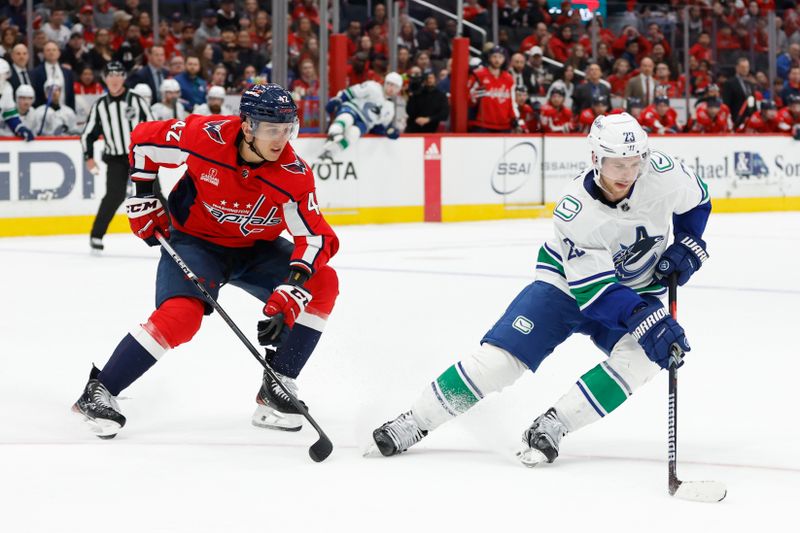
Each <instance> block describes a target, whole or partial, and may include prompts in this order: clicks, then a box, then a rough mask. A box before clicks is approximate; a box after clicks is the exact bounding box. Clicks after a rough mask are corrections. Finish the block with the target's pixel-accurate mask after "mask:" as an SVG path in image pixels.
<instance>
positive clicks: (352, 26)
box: [345, 20, 361, 57]
mask: <svg viewBox="0 0 800 533" xmlns="http://www.w3.org/2000/svg"><path fill="white" fill-rule="evenodd" d="M345 35H346V36H347V57H353V55H354V54H355V53H356V51H357V49H358V42H359V41H360V40H361V21H359V20H351V21H350V22H349V23H348V24H347V32H346V33H345Z"/></svg>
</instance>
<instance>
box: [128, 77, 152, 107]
mask: <svg viewBox="0 0 800 533" xmlns="http://www.w3.org/2000/svg"><path fill="white" fill-rule="evenodd" d="M131 92H132V93H134V94H138V95H139V96H141V97H142V98H144V101H145V102H147V105H148V106H150V107H152V106H153V89H151V88H150V86H149V85H147V84H146V83H137V84H136V85H134V86H133V89H131ZM151 111H152V110H151Z"/></svg>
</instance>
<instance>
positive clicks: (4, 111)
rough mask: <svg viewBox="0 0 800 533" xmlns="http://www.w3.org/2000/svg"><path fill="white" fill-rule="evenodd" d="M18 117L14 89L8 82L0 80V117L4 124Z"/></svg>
mask: <svg viewBox="0 0 800 533" xmlns="http://www.w3.org/2000/svg"><path fill="white" fill-rule="evenodd" d="M16 116H18V114H17V103H16V102H15V101H14V88H13V87H12V86H11V84H10V83H8V82H7V81H6V80H0V117H2V119H3V123H5V121H6V120H8V119H10V118H14V117H16Z"/></svg>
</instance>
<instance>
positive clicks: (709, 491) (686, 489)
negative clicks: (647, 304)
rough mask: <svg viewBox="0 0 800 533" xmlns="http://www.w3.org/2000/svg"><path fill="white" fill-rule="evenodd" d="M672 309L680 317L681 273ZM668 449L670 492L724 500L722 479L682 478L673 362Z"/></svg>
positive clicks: (672, 291) (672, 283) (676, 351)
mask: <svg viewBox="0 0 800 533" xmlns="http://www.w3.org/2000/svg"><path fill="white" fill-rule="evenodd" d="M668 287H669V312H670V314H671V315H672V318H673V319H675V320H677V319H678V274H677V272H673V273H672V274H671V275H670V276H669V284H668ZM672 352H673V355H675V356H678V357H679V356H681V355H683V354H682V353H680V352H681V350H680V348H679V347H678V346H674V345H673V347H672ZM667 427H668V431H667V450H668V451H669V452H668V453H669V455H668V456H669V461H668V470H669V476H668V477H669V494H670V496H675V497H677V498H681V499H684V500H690V501H694V502H707V503H713V502H720V501H722V500H723V498H725V496H726V495H727V494H728V490H727V489H726V488H725V485H724V484H723V483H720V482H719V481H681V480H680V479H678V473H677V468H678V369H677V367H676V366H675V365H674V364H673V365H670V367H669V410H668V423H667Z"/></svg>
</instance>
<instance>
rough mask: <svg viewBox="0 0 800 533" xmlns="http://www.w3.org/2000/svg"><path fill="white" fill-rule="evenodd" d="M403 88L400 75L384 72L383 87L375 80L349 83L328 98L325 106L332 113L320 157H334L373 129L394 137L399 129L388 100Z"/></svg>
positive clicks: (392, 105) (391, 137)
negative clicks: (346, 86)
mask: <svg viewBox="0 0 800 533" xmlns="http://www.w3.org/2000/svg"><path fill="white" fill-rule="evenodd" d="M402 88H403V77H402V76H400V74H398V73H397V72H390V73H389V74H387V75H386V80H385V81H384V82H383V87H381V85H380V83H378V82H376V81H371V80H368V81H365V82H364V83H359V84H358V85H352V86H350V87H348V88H347V89H344V90H341V91H339V93H338V94H337V95H336V96H335V97H333V98H331V99H330V100H329V101H328V103H327V104H326V105H325V110H326V111H327V112H328V113H330V114H331V115H333V116H334V119H333V122H332V123H331V125H330V127H329V128H328V140H327V141H326V142H325V145H324V146H323V148H322V153H321V154H320V156H319V158H320V159H333V158H334V157H336V155H337V154H339V153H340V152H341V151H342V150H344V149H346V148H347V147H348V146H350V145H351V144H353V143H354V142H356V141H357V140H358V139H359V138H360V137H361V136H362V135H365V134H367V133H375V134H377V135H386V136H387V137H389V138H390V139H397V137H399V135H400V132H399V130H398V129H397V128H395V127H394V126H393V125H392V124H393V122H394V102H393V101H392V100H391V99H392V98H394V97H395V96H397V95H398V94H400V90H401V89H402Z"/></svg>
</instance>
